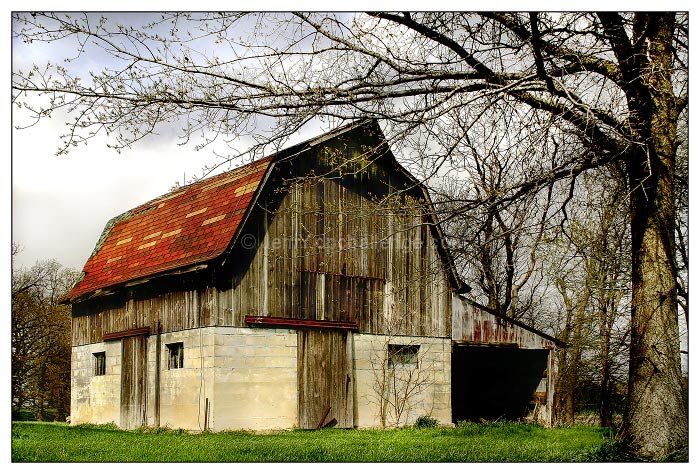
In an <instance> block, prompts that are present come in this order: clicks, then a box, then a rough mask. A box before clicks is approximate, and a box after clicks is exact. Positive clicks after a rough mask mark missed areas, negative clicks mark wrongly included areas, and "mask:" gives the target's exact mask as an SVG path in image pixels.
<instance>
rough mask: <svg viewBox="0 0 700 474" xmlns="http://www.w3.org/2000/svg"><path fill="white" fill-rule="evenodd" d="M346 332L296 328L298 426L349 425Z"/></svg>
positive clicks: (349, 366)
mask: <svg viewBox="0 0 700 474" xmlns="http://www.w3.org/2000/svg"><path fill="white" fill-rule="evenodd" d="M350 334H351V333H350V332H349V331H333V330H324V331H320V330H300V331H298V346H297V364H298V370H297V374H298V382H299V391H298V392H299V428H302V429H314V428H317V427H318V426H319V424H322V425H324V426H325V425H328V424H329V423H330V424H334V425H335V426H336V427H338V428H352V427H353V424H354V423H353V421H354V420H353V377H352V339H351V336H350ZM324 415H325V417H324ZM333 420H335V423H333Z"/></svg>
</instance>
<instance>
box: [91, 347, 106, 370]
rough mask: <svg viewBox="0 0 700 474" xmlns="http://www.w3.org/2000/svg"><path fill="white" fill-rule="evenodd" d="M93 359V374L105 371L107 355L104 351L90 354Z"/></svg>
mask: <svg viewBox="0 0 700 474" xmlns="http://www.w3.org/2000/svg"><path fill="white" fill-rule="evenodd" d="M92 356H93V358H94V360H95V375H104V374H106V373H107V356H106V355H105V353H104V352H95V353H93V354H92Z"/></svg>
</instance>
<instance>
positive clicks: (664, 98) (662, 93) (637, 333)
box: [621, 14, 688, 458]
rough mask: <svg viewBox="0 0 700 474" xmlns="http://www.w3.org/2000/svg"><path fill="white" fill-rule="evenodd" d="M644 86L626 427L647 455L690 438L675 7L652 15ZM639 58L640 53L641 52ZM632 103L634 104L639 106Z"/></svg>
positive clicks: (632, 173) (634, 114)
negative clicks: (678, 247)
mask: <svg viewBox="0 0 700 474" xmlns="http://www.w3.org/2000/svg"><path fill="white" fill-rule="evenodd" d="M647 20H648V21H647V23H646V29H645V32H644V34H645V35H646V39H645V43H646V51H645V53H646V54H645V55H644V57H642V58H641V59H638V60H639V61H641V62H643V64H642V65H641V66H640V67H639V69H637V71H638V76H637V82H638V83H640V85H639V86H638V87H631V88H630V90H629V91H628V103H629V104H630V123H631V125H632V128H633V133H634V134H635V135H636V136H637V137H639V142H638V143H641V145H640V146H635V147H634V152H633V153H632V154H631V155H629V156H627V158H626V161H627V173H628V178H629V185H630V201H631V231H632V315H631V341H630V371H629V385H628V400H627V408H626V413H625V422H624V426H623V429H622V431H621V434H622V436H623V438H625V439H626V440H628V441H629V442H630V443H631V445H632V447H633V448H634V449H635V451H636V452H637V453H638V454H640V455H642V456H650V457H654V458H662V457H664V456H668V455H670V454H673V453H674V452H676V451H678V450H682V449H684V448H686V447H687V445H688V416H687V413H688V412H687V406H686V405H685V402H684V398H683V390H682V374H681V361H680V344H679V331H678V308H677V302H676V272H675V268H674V259H673V248H674V247H673V243H674V240H673V239H674V235H673V229H674V223H675V203H674V179H673V173H674V169H675V157H676V119H677V113H676V107H675V101H674V96H673V88H672V82H671V57H672V56H671V55H672V54H673V52H672V51H671V41H672V34H673V27H674V21H675V18H674V15H673V14H663V15H653V14H650V15H648V18H647ZM635 60H637V59H635ZM632 106H635V107H634V108H633V107H632Z"/></svg>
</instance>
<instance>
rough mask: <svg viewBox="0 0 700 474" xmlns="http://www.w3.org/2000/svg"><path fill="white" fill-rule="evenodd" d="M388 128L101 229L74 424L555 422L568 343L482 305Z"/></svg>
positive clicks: (228, 175)
mask: <svg viewBox="0 0 700 474" xmlns="http://www.w3.org/2000/svg"><path fill="white" fill-rule="evenodd" d="M431 210H432V208H431V204H430V201H429V197H428V194H427V191H426V190H425V188H424V187H423V186H422V185H421V184H420V183H419V182H418V181H417V180H416V179H415V178H413V177H412V176H411V175H410V173H408V172H407V171H406V170H405V169H404V168H403V167H401V166H400V165H399V163H398V162H397V161H396V159H395V158H394V156H393V155H392V153H391V150H390V149H389V147H388V145H387V143H386V141H385V139H384V137H383V135H382V132H381V129H380V128H379V126H378V124H377V122H376V121H373V120H366V121H361V122H356V123H353V124H350V125H346V126H344V127H341V128H337V129H335V130H333V131H331V132H328V133H326V134H324V135H321V136H319V137H316V138H313V139H311V140H307V141H305V142H303V143H300V144H298V145H295V146H292V147H290V148H287V149H285V150H282V151H280V152H278V153H276V154H274V155H272V156H268V157H266V158H264V159H260V160H257V161H254V162H252V163H249V164H247V165H245V166H242V167H240V168H237V169H234V170H232V171H229V172H225V173H222V174H219V175H216V176H213V177H209V178H207V179H204V180H201V181H198V182H196V183H194V184H191V185H188V186H184V187H181V188H178V189H176V190H174V191H172V192H170V193H168V194H165V195H163V196H160V197H158V198H155V199H153V200H151V201H149V202H147V203H145V204H143V205H141V206H138V207H136V208H134V209H131V210H129V211H127V212H125V213H123V214H121V215H119V216H117V217H115V218H113V219H111V220H110V221H109V222H108V223H107V224H106V226H105V229H104V231H103V232H102V235H101V236H100V237H99V240H98V242H97V244H96V246H95V249H94V250H93V252H92V254H91V256H90V257H89V258H88V260H87V262H86V263H85V266H84V269H83V272H82V277H81V280H80V281H79V282H78V283H76V285H75V286H74V287H73V289H72V290H71V291H70V292H69V293H68V294H67V295H66V296H65V297H64V299H63V301H64V302H65V303H70V304H71V305H72V356H71V357H72V358H71V373H72V378H71V423H73V424H79V423H115V424H117V425H118V426H120V427H123V428H127V429H131V428H136V427H140V426H144V425H149V426H169V427H173V428H184V429H188V430H224V429H254V430H265V429H286V428H292V427H299V428H306V429H314V428H319V427H326V426H336V427H340V428H353V427H376V426H399V425H405V424H410V423H413V422H414V421H415V420H416V419H417V418H418V417H419V416H423V415H427V416H431V417H433V418H435V419H437V420H439V421H440V422H441V423H443V424H450V423H452V422H456V421H459V420H462V419H480V418H499V417H516V418H517V417H521V416H523V415H526V414H528V413H529V414H530V415H534V416H535V417H536V418H538V419H539V420H541V421H544V422H548V421H549V422H551V404H552V393H553V390H552V377H553V375H552V374H553V371H554V360H555V359H554V357H553V353H554V350H555V349H556V348H557V344H558V341H556V339H554V338H551V337H549V336H547V335H546V334H543V333H540V332H538V331H535V330H534V329H532V328H529V327H527V326H525V325H523V324H521V323H518V322H517V321H512V320H509V319H508V318H506V317H504V316H501V315H497V314H492V313H491V312H489V310H488V309H487V308H483V307H480V306H479V305H477V304H476V303H474V302H472V301H469V300H468V299H467V298H466V297H465V294H466V293H467V292H468V290H469V288H468V287H467V285H465V284H464V283H463V282H462V281H461V279H460V278H459V276H458V275H457V272H456V271H455V268H454V264H453V262H452V260H451V259H450V256H449V253H448V251H447V247H446V245H445V240H444V237H443V235H442V233H441V230H440V226H439V225H438V223H437V222H436V221H435V217H434V213H433V212H431Z"/></svg>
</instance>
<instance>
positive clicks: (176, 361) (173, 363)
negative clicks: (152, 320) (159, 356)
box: [165, 342, 185, 370]
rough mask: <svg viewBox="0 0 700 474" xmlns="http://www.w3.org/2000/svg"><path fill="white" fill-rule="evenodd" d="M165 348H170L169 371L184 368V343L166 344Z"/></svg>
mask: <svg viewBox="0 0 700 474" xmlns="http://www.w3.org/2000/svg"><path fill="white" fill-rule="evenodd" d="M165 347H167V348H168V370H172V369H181V368H183V367H184V365H183V363H184V361H185V349H184V347H183V344H182V342H175V343H173V344H166V345H165Z"/></svg>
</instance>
